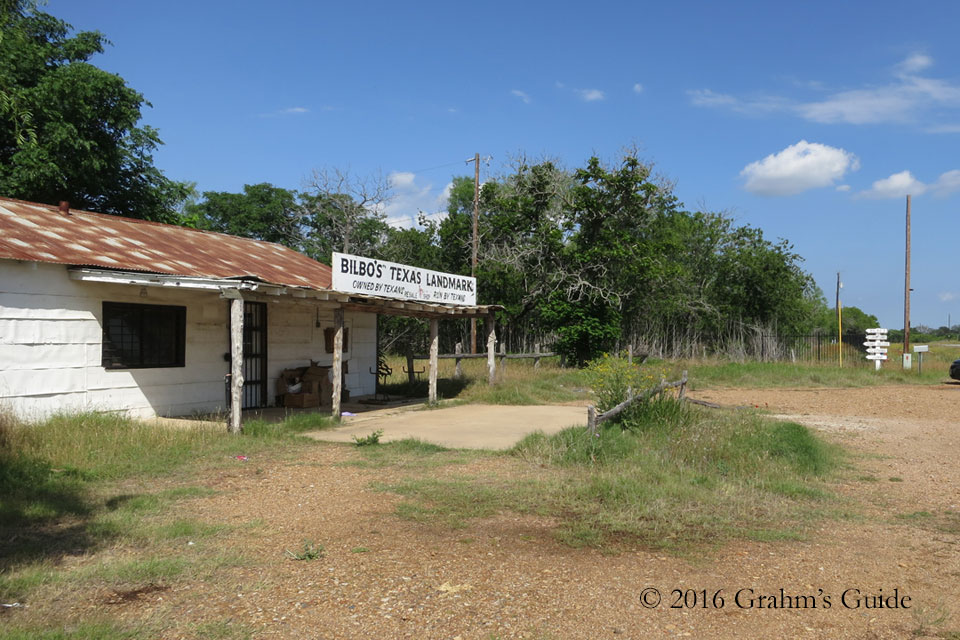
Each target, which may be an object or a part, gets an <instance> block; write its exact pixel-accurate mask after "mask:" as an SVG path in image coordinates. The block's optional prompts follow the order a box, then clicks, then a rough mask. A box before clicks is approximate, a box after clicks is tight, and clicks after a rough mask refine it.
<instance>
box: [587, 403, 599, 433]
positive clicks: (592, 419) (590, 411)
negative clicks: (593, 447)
mask: <svg viewBox="0 0 960 640" xmlns="http://www.w3.org/2000/svg"><path fill="white" fill-rule="evenodd" d="M587 430H589V431H590V437H591V438H592V437H593V436H595V435H596V434H597V408H596V407H595V406H593V405H592V404H591V405H588V406H587Z"/></svg>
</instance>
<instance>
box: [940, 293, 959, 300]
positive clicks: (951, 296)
mask: <svg viewBox="0 0 960 640" xmlns="http://www.w3.org/2000/svg"><path fill="white" fill-rule="evenodd" d="M937 297H938V298H940V302H951V301H953V300H956V299H957V294H956V293H953V292H952V291H944V292H942V293H938V294H937Z"/></svg>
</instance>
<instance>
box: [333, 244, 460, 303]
mask: <svg viewBox="0 0 960 640" xmlns="http://www.w3.org/2000/svg"><path fill="white" fill-rule="evenodd" d="M333 288H334V290H336V291H343V292H344V293H361V294H365V295H370V296H383V297H385V298H399V299H401V300H417V301H419V302H429V303H433V304H463V305H475V304H477V279H476V278H471V277H469V276H458V275H454V274H451V273H441V272H439V271H431V270H430V269H421V268H420V267H411V266H409V265H405V264H397V263H396V262H387V261H385V260H374V259H373V258H363V257H361V256H352V255H350V254H348V253H336V252H334V254H333Z"/></svg>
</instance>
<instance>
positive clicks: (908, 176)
mask: <svg viewBox="0 0 960 640" xmlns="http://www.w3.org/2000/svg"><path fill="white" fill-rule="evenodd" d="M926 190H927V185H925V184H923V183H922V182H920V181H919V180H917V179H916V178H915V177H913V174H912V173H910V172H909V171H901V172H900V173H895V174H893V175H891V176H888V177H886V178H883V179H882V180H877V181H875V182H874V183H873V186H872V187H870V188H869V189H868V190H866V191H862V192H860V193H859V194H857V195H858V196H860V197H862V198H878V199H884V198H902V197H903V196H905V195H908V194H911V195H915V196H918V195H920V194H922V193H923V192H924V191H926Z"/></svg>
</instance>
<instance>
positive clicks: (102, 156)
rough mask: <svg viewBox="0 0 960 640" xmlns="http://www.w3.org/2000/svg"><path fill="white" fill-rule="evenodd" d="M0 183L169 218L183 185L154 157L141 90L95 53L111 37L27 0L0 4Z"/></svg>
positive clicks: (22, 193)
mask: <svg viewBox="0 0 960 640" xmlns="http://www.w3.org/2000/svg"><path fill="white" fill-rule="evenodd" d="M0 19H2V21H3V24H2V27H3V37H2V39H0V113H2V115H3V116H4V117H2V118H0V193H3V194H4V195H5V196H9V197H16V198H22V199H25V200H34V201H38V202H46V203H56V202H58V201H60V200H68V201H69V202H70V203H71V204H72V205H73V206H76V207H80V208H86V209H92V210H95V211H100V212H104V213H112V214H119V215H126V216H131V217H136V218H146V219H151V220H162V221H168V222H173V221H176V220H177V216H176V214H175V212H174V210H175V208H176V206H177V204H178V202H180V201H181V200H182V199H183V198H184V197H185V195H186V193H187V186H186V185H183V184H181V183H177V182H174V181H171V180H169V179H168V178H166V177H165V176H164V175H163V173H161V172H160V170H159V169H157V168H156V167H155V166H154V164H153V157H152V155H151V154H152V153H153V151H154V150H155V149H156V148H157V146H158V145H160V144H162V143H161V141H160V138H159V136H158V134H157V131H156V130H155V129H153V128H151V127H149V126H142V127H141V126H138V122H139V121H140V117H141V109H142V107H143V105H145V104H148V103H146V102H145V100H144V98H143V96H142V95H141V94H140V93H138V92H136V91H134V90H133V89H131V88H130V87H128V86H127V85H126V83H125V82H124V80H123V79H122V78H120V77H119V76H117V75H114V74H111V73H107V72H106V71H103V70H101V69H98V68H97V67H95V66H93V65H92V64H90V63H89V60H90V59H91V58H92V57H93V56H94V55H96V54H97V53H101V52H102V51H103V48H104V45H105V44H106V42H107V41H106V39H105V38H104V36H103V35H102V34H101V33H99V32H95V31H82V32H79V33H76V34H74V35H72V36H71V35H69V32H70V26H69V25H68V24H66V23H65V22H63V21H62V20H59V19H57V18H55V17H53V16H51V15H48V14H46V13H42V12H39V11H36V10H34V9H33V8H32V7H31V6H30V3H27V2H18V1H17V0H5V2H4V4H3V5H0Z"/></svg>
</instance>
